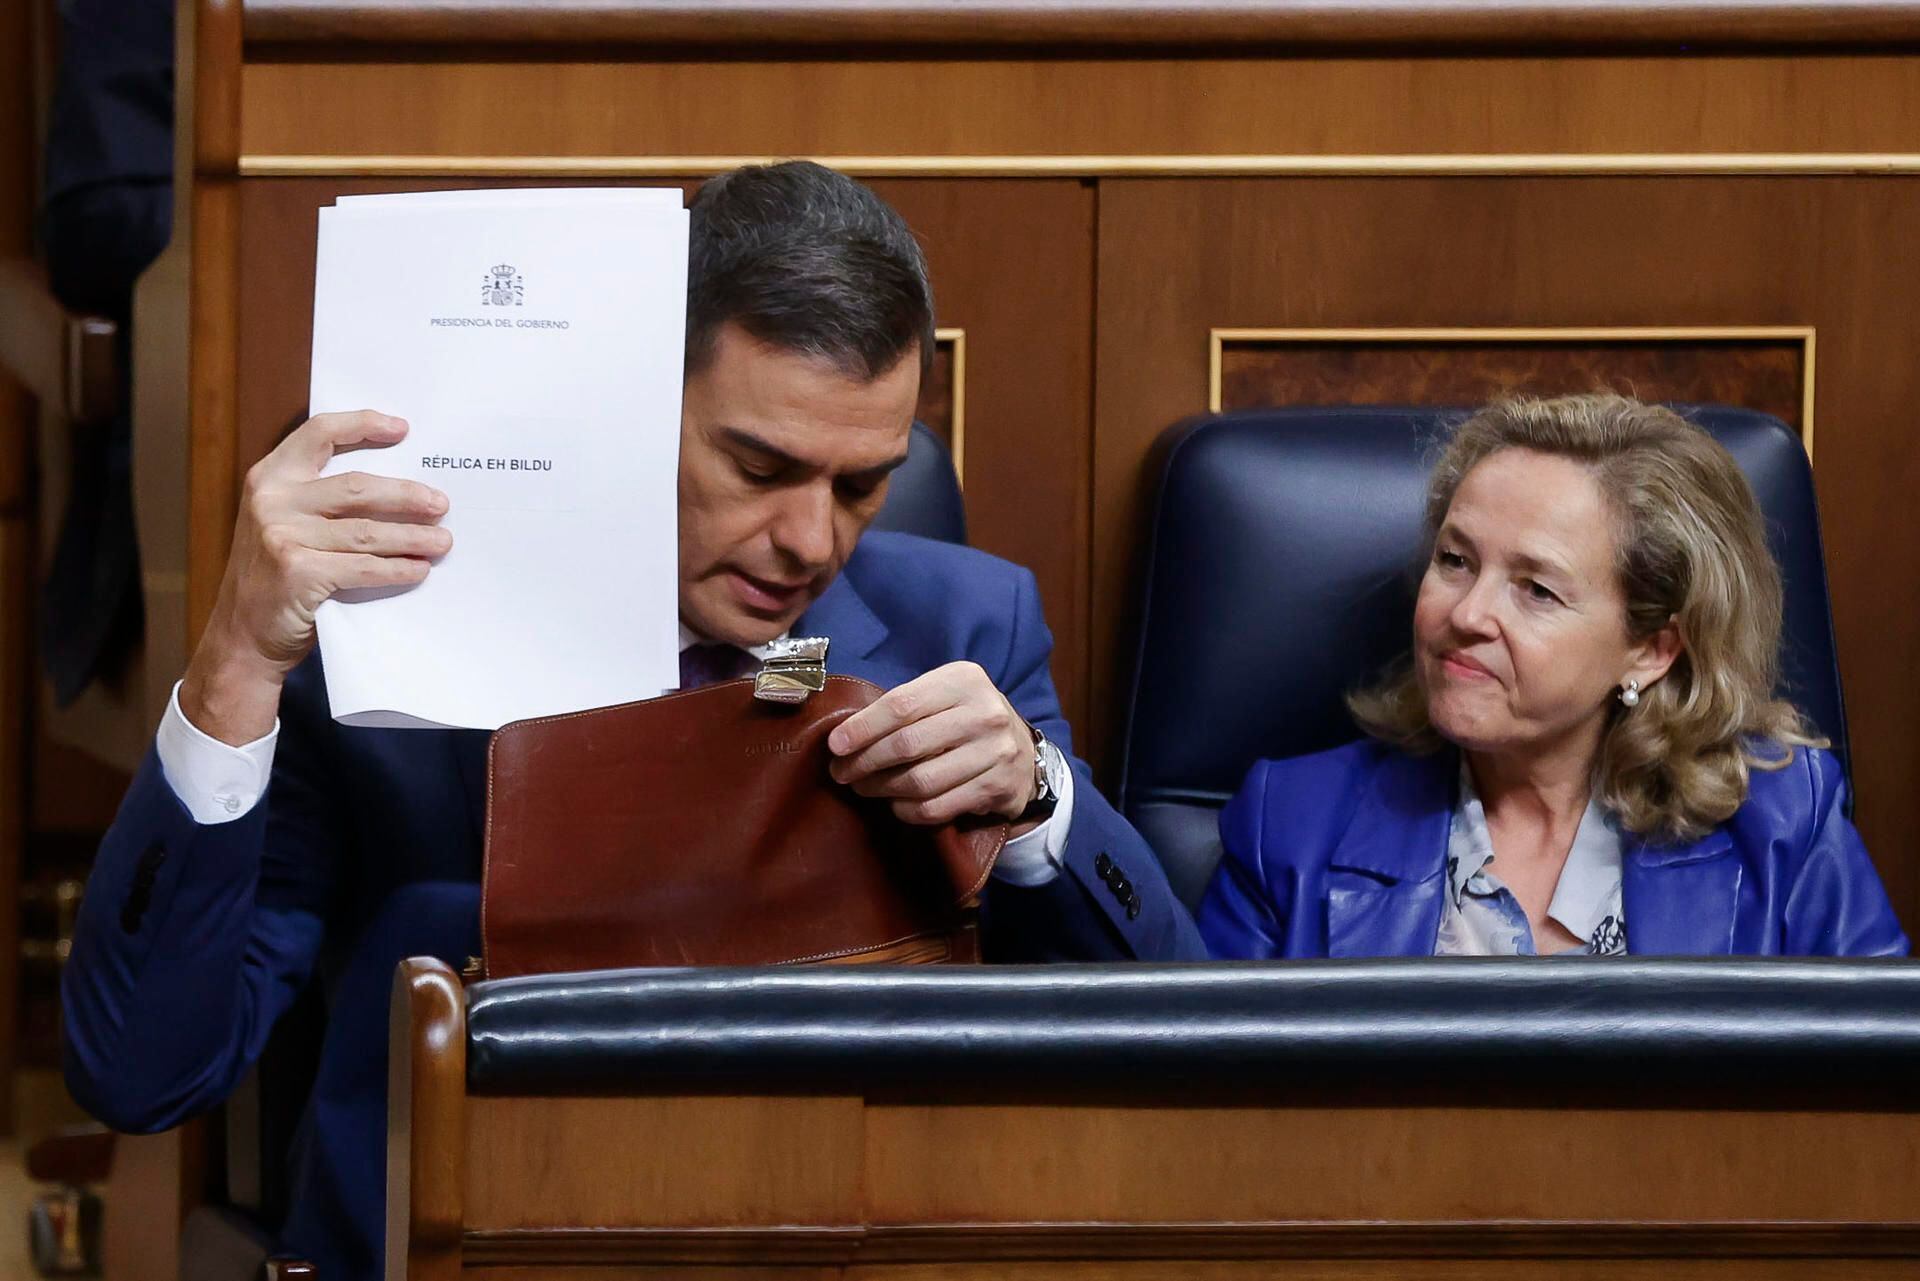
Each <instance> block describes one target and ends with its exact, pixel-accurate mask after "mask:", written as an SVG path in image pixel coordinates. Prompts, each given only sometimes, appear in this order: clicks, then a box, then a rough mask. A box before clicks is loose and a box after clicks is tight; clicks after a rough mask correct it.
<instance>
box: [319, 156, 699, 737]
mask: <svg viewBox="0 0 1920 1281" xmlns="http://www.w3.org/2000/svg"><path fill="white" fill-rule="evenodd" d="M686 277H687V215H686V211H685V209H684V208H682V205H681V197H680V193H679V192H678V191H671V190H647V189H640V190H630V189H618V190H612V189H605V190H602V189H594V190H583V191H569V190H566V189H555V188H541V189H532V190H525V191H488V192H478V191H472V192H431V193H420V194H417V195H400V196H363V197H342V198H341V199H340V201H339V202H338V203H337V204H336V205H335V206H333V207H332V208H327V209H322V210H321V211H320V241H319V254H318V259H317V262H316V270H315V278H314V304H313V375H312V383H311V387H310V400H309V412H311V413H315V414H319V413H327V412H330V411H339V410H356V409H374V410H378V411H380V412H382V413H388V414H393V415H396V416H398V417H401V418H404V419H406V420H407V423H408V425H409V428H410V430H409V432H408V434H407V437H406V439H405V440H403V441H401V442H400V443H399V444H397V445H394V446H391V447H389V448H385V449H362V450H355V451H351V452H347V453H342V454H340V455H338V456H336V457H335V458H334V459H333V461H332V462H331V463H330V464H329V465H328V467H327V469H326V472H327V474H329V475H332V474H337V473H339V472H346V471H364V472H369V473H372V474H375V475H381V476H397V477H404V478H407V479H411V480H419V481H423V482H425V483H427V484H429V485H432V486H434V487H435V488H436V489H439V490H441V491H442V492H443V493H445V494H446V495H447V500H448V511H447V514H446V516H445V518H444V519H443V521H442V522H441V523H442V524H443V525H444V526H445V527H446V529H447V530H448V531H449V532H451V533H452V535H453V550H452V551H451V552H449V553H448V554H447V555H446V556H445V557H444V558H442V559H441V560H440V561H439V562H438V563H436V564H435V565H434V567H433V568H432V570H431V571H430V572H429V573H428V575H427V578H426V581H425V582H423V583H421V584H420V585H419V586H417V587H412V588H408V589H406V590H403V591H397V592H356V593H345V594H343V595H341V596H340V597H338V598H336V599H334V600H330V601H328V602H326V603H325V604H323V605H322V606H321V607H320V612H319V616H318V625H319V634H320V651H321V661H322V663H323V664H324V666H325V668H326V676H327V697H328V699H329V701H330V702H331V704H332V708H333V714H334V717H335V719H337V720H340V721H344V722H347V723H349V724H355V725H384V726H421V727H434V726H464V727H472V728H480V729H497V728H498V727H499V726H501V725H504V724H506V723H507V722H508V721H513V720H520V719H524V718H526V717H529V716H545V715H553V714H556V713H561V712H570V711H578V710H581V709H584V708H589V707H604V706H607V705H609V704H613V703H623V702H630V701H632V700H634V699H639V698H651V697H653V696H654V695H656V694H659V693H660V692H661V691H662V690H665V689H670V688H672V687H673V686H675V685H676V684H678V681H679V665H678V659H677V655H678V650H679V627H678V617H679V606H678V588H677V583H678V570H677V559H678V552H677V537H676V530H677V526H678V517H677V513H676V504H675V490H676V473H677V469H678V465H679V442H680V383H681V373H682V362H683V359H684V354H685V345H686V344H685V317H686Z"/></svg>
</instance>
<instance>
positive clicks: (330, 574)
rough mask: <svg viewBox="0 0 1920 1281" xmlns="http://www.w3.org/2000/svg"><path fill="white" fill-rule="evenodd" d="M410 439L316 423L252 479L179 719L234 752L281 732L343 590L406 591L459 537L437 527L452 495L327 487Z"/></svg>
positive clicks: (344, 422) (396, 424) (409, 488)
mask: <svg viewBox="0 0 1920 1281" xmlns="http://www.w3.org/2000/svg"><path fill="white" fill-rule="evenodd" d="M406 434H407V424H406V423H405V422H404V421H402V420H401V419H398V418H391V417H388V416H387V415H385V414H378V413H374V412H373V411H371V410H360V411H358V412H355V413H341V414H318V415H315V416H314V417H312V418H309V419H308V420H307V421H306V422H304V423H302V424H301V425H300V426H299V427H297V428H295V429H294V430H293V431H292V432H291V433H289V434H288V436H287V438H286V439H285V440H283V441H281V442H280V444H279V446H278V447H277V448H276V449H274V451H273V452H272V453H270V454H268V455H267V456H266V457H265V458H262V459H261V460H260V461H259V462H257V463H255V464H254V465H253V468H252V470H250V471H249V472H248V473H247V481H246V488H245V491H244V492H243V494H242V495H241V499H240V515H239V519H238V520H237V521H236V522H235V523H234V530H233V547H232V550H231V551H230V552H229V553H228V556H227V572H226V576H225V577H224V578H223V579H222V580H221V582H220V594H219V597H218V598H217V599H216V601H215V602H214V607H213V614H212V616H211V617H210V618H209V619H208V622H207V630H206V632H205V634H204V635H203V636H202V637H201V639H200V644H199V647H198V648H197V649H196V650H195V651H194V655H193V659H192V661H191V662H190V663H189V664H188V665H187V674H186V677H185V679H184V680H183V681H182V683H181V687H180V710H181V711H182V712H183V713H185V715H186V717H187V719H188V720H189V721H191V722H193V724H194V725H195V726H196V727H198V728H199V729H200V730H201V732H203V733H206V734H210V735H212V736H213V737H214V738H217V739H220V740H222V741H223V742H227V743H233V744H235V745H238V744H242V743H248V742H252V741H253V740H254V739H257V738H259V737H261V736H263V735H264V734H266V733H267V732H268V731H270V730H271V729H272V728H273V721H274V717H275V716H276V715H278V713H279V706H280V686H281V684H282V682H283V681H284V680H285V679H286V675H287V673H288V672H289V671H291V670H292V669H293V668H294V666H295V665H296V664H298V663H299V662H300V660H301V659H302V658H304V657H306V655H307V652H308V651H309V650H311V649H312V648H313V639H314V630H313V616H314V611H315V610H317V609H318V608H319V607H320V602H321V601H324V600H326V599H327V598H328V597H330V596H332V595H334V594H335V593H336V592H342V591H347V590H350V589H354V588H380V587H408V586H411V585H413V584H415V583H418V582H419V581H420V580H421V579H423V578H425V577H426V576H427V570H428V569H429V567H430V566H431V563H432V562H433V560H435V559H437V558H438V557H441V556H444V555H445V554H446V553H447V550H448V549H449V548H450V547H452V545H453V536H452V535H451V534H449V533H448V532H447V531H446V530H444V529H441V528H440V527H439V526H438V525H437V524H436V522H437V521H439V519H440V518H441V517H442V516H443V515H445V514H446V510H447V496H446V495H445V494H443V493H441V492H440V491H439V490H437V489H434V488H432V487H431V486H428V485H422V484H420V483H419V482H417V481H411V480H393V479H389V478H386V477H381V476H370V475H367V474H366V473H364V472H358V471H354V472H343V473H341V474H339V475H336V476H326V477H322V476H321V475H320V471H321V469H322V468H323V467H325V466H326V465H327V462H328V461H329V460H330V459H331V458H332V457H333V456H334V455H335V454H337V453H344V452H346V451H348V450H354V449H384V448H386V447H387V446H389V445H393V444H396V443H398V442H399V441H400V440H401V439H403V438H404V437H405V436H406Z"/></svg>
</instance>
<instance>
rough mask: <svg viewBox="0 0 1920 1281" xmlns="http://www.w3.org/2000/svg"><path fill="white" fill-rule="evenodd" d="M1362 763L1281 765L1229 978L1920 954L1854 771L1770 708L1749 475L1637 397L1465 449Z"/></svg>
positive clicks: (1252, 791) (1365, 721)
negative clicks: (1859, 827)
mask: <svg viewBox="0 0 1920 1281" xmlns="http://www.w3.org/2000/svg"><path fill="white" fill-rule="evenodd" d="M1427 528H1428V532H1429V535H1430V552H1431V554H1430V558H1429V560H1428V562H1427V565H1426V568H1425V572H1424V577H1423V578H1422V580H1421V584H1420V592H1419V598H1418V602H1417V604H1416V606H1415V609H1414V621H1413V647H1412V652H1411V654H1410V655H1409V658H1408V660H1407V662H1406V664H1405V665H1404V667H1403V668H1401V669H1399V670H1398V671H1397V672H1396V674H1395V675H1393V676H1392V677H1390V678H1389V679H1387V680H1386V681H1385V682H1384V683H1383V684H1381V685H1379V686H1377V687H1375V688H1372V689H1369V690H1364V691H1362V692H1360V693H1358V694H1355V695H1354V696H1353V697H1352V698H1350V699H1349V705H1350V707H1351V708H1352V710H1353V713H1354V716H1355V719H1356V720H1357V721H1358V722H1359V724H1360V726H1361V727H1362V728H1363V729H1364V730H1366V731H1367V734H1368V737H1367V738H1366V739H1364V740H1362V741H1361V742H1357V743H1353V744H1350V745H1348V746H1346V747H1341V748H1336V749H1334V750H1332V751H1328V752H1321V753H1318V754H1316V755H1312V756H1304V757H1298V758H1295V759H1293V760H1285V761H1261V762H1260V763H1258V764H1257V765H1255V766H1254V768H1253V770H1252V771H1251V772H1250V773H1249V774H1248V775H1247V779H1246V782H1245V783H1244V784H1242V786H1241V788H1240V791H1239V793H1238V794H1237V795H1235V797H1234V798H1233V800H1232V802H1231V803H1230V804H1229V805H1228V806H1227V808H1226V810H1225V811H1224V813H1223V814H1222V815H1221V822H1220V828H1221V834H1222V836H1223V838H1224V841H1225V845H1226V856H1225V858H1224V859H1223V860H1222V862H1221V866H1220V869H1219V871H1218V872H1216V873H1215V876H1214V879H1213V883H1212V884H1211V886H1210V887H1209V888H1208V891H1207V896H1206V899H1205V901H1204V902H1203V903H1202V905H1201V909H1200V927H1201V932H1202V934H1203V935H1204V936H1205V937H1206V940H1207V944H1208V947H1209V948H1210V950H1211V951H1212V952H1213V954H1214V955H1215V956H1218V957H1223V958H1225V957H1282V956H1438V955H1483V956H1484V955H1506V956H1512V955H1525V956H1532V955H1547V954H1557V953H1587V954H1594V955H1618V954H1623V953H1634V954H1710V953H1745V954H1789V955H1833V956H1883V955H1904V954H1905V953H1906V951H1907V939H1906V936H1905V935H1904V934H1902V933H1901V930H1900V926H1899V923H1898V922H1897V921H1896V920H1895V919H1894V915H1893V910H1892V908H1891V906H1890V905H1889V903H1888V902H1887V896H1886V892H1885V890H1884V889H1883V888H1882V887H1881V884H1880V880H1879V877H1878V876H1877V875H1875V873H1874V870H1873V865H1872V863H1871V862H1870V861H1869V859H1868V857H1867V852H1866V850H1865V848H1864V847H1863V846H1862V845H1861V843H1860V838H1859V835H1858V834H1857V833H1856V832H1855V831H1854V829H1853V825H1852V824H1851V823H1849V822H1848V821H1847V819H1846V817H1845V815H1844V813H1843V810H1842V802H1843V797H1844V784H1843V782H1842V779H1841V772H1840V767H1839V765H1838V763H1837V762H1836V761H1835V760H1834V759H1833V757H1832V756H1831V755H1830V754H1828V753H1827V752H1826V751H1824V750H1823V748H1824V747H1825V743H1824V741H1823V740H1821V739H1819V738H1817V737H1816V736H1815V735H1814V733H1813V731H1812V730H1811V728H1810V727H1809V726H1808V725H1807V723H1806V721H1805V720H1804V719H1803V718H1802V717H1801V715H1800V714H1799V713H1798V712H1797V711H1796V710H1795V709H1794V708H1793V706H1792V705H1791V704H1789V703H1786V702H1782V701H1780V700H1778V699H1776V698H1775V697H1774V693H1773V690H1774V681H1775V674H1776V663H1777V654H1778V650H1779V639H1780V611H1781V589H1780V576H1779V572H1778V570H1777V569H1776V568H1775V566H1774V564H1773V561H1772V559H1771V557H1770V556H1769V555H1768V552H1767V548H1766V541H1765V537H1764V534H1763V531H1762V524H1761V517H1760V512H1759V509H1758V506H1757V504H1756V503H1755V501H1754V497H1753V493H1752V491H1751V490H1750V489H1749V488H1748V486H1747V484H1746V480H1745V478H1744V477H1743V476H1742V475H1741V473H1740V471H1739V468H1738V467H1737V466H1736V465H1735V463H1734V461H1733V459H1732V457H1731V456H1730V455H1729V454H1728V453H1727V452H1726V450H1724V449H1723V448H1721V447H1720V445H1719V444H1717V443H1716V442H1715V441H1714V440H1713V439H1712V438H1711V437H1710V436H1708V435H1707V434H1706V433H1705V432H1703V431H1701V430H1700V429H1698V428H1696V427H1694V426H1692V425H1691V424H1689V423H1687V422H1686V421H1685V420H1683V419H1681V418H1680V417H1679V416H1678V415H1676V414H1674V413H1672V412H1671V411H1669V410H1666V409H1662V408H1659V407H1656V406H1650V405H1643V404H1640V403H1639V402H1637V401H1633V400H1628V399H1625V398H1623V397H1618V396H1574V397H1564V398H1561V399H1556V400H1515V401H1508V402H1504V403H1500V404H1496V405H1493V406H1491V407H1489V408H1487V409H1485V410H1483V411H1481V412H1480V413H1478V414H1476V415H1475V416H1473V417H1472V418H1471V419H1469V420H1468V421H1467V422H1466V423H1464V424H1463V425H1462V426H1461V427H1460V429H1459V430H1458V431H1457V432H1456V433H1455V435H1454V437H1453V439H1452V441H1451V443H1450V444H1449V445H1448V447H1447V449H1446V452H1445V453H1444V454H1443V455H1442V457H1441V459H1440V461H1439V463H1438V465H1437V466H1436V467H1435V469H1434V473H1433V476H1432V478H1431V481H1430V483H1429V486H1428V502H1427Z"/></svg>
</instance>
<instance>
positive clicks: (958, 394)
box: [933, 328, 967, 490]
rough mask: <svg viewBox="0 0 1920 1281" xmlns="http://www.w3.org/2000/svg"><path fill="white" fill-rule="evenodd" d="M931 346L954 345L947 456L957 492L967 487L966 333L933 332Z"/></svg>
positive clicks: (958, 330)
mask: <svg viewBox="0 0 1920 1281" xmlns="http://www.w3.org/2000/svg"><path fill="white" fill-rule="evenodd" d="M933 342H934V345H935V346H936V347H937V346H939V345H940V344H941V343H943V342H945V343H952V344H953V369H952V374H951V382H952V386H953V395H952V401H951V406H952V407H951V409H950V411H949V412H950V414H951V420H952V427H951V431H950V435H951V437H952V439H951V440H950V441H949V442H948V444H947V452H948V453H949V454H952V455H953V476H954V479H955V480H957V481H959V482H960V488H961V489H963V490H964V489H965V488H966V487H967V331H966V330H964V329H958V328H955V329H936V330H934V331H933Z"/></svg>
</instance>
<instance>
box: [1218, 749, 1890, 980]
mask: <svg viewBox="0 0 1920 1281" xmlns="http://www.w3.org/2000/svg"><path fill="white" fill-rule="evenodd" d="M1459 770H1460V758H1459V756H1458V755H1457V754H1456V753H1454V752H1451V751H1449V752H1441V753H1438V754H1436V755H1433V756H1409V755H1407V754H1406V753H1404V752H1399V751H1395V750H1394V749H1392V748H1389V747H1386V746H1383V745H1381V744H1379V743H1374V742H1365V741H1363V742H1358V743H1350V744H1348V745H1347V746H1345V747H1337V748H1334V749H1333V750H1331V751H1326V752H1318V753H1315V754H1314V755H1311V756H1299V757H1295V758H1293V759H1291V760H1284V761H1261V762H1259V763H1258V764H1256V765H1255V766H1254V767H1253V769H1252V770H1251V771H1250V772H1249V773H1248V775H1247V780H1246V782H1245V783H1243V784H1241V787H1240V790H1239V792H1237V793H1236V794H1235V795H1234V798H1233V800H1232V801H1230V802H1229V803H1228V805H1227V808H1226V809H1225V810H1223V811H1222V812H1221V815H1220V835H1221V838H1222V840H1223V841H1224V843H1225V845H1226V855H1225V857H1224V858H1222V860H1221V863H1220V868H1219V870H1218V871H1216V872H1215V873H1214V877H1213V881H1212V883H1211V884H1210V885H1209V886H1208V887H1207V894H1206V898H1205V899H1204V900H1203V901H1202V902H1201V905H1200V932H1201V934H1202V935H1203V936H1204V937H1205V938H1206V940H1207V946H1208V948H1209V950H1210V951H1211V952H1212V953H1213V955H1214V956H1216V957H1220V958H1223V959H1224V958H1272V957H1294V956H1311V957H1319V956H1432V955H1433V948H1434V944H1435V942H1436V941H1437V939H1438V937H1439V933H1440V918H1441V915H1442V913H1443V911H1444V908H1445V899H1444V897H1443V896H1444V893H1445V887H1446V885H1447V878H1446V859H1447V836H1448V832H1449V829H1450V827H1451V825H1452V821H1453V807H1454V804H1455V800H1456V796H1455V793H1456V791H1457V789H1458V779H1459ZM1844 800H1845V784H1844V782H1843V781H1842V778H1841V774H1840V766H1839V763H1838V762H1837V761H1835V760H1834V758H1833V757H1832V755H1830V754H1829V753H1827V752H1823V751H1818V750H1807V749H1800V750H1796V751H1795V752H1794V757H1793V763H1792V764H1790V765H1788V766H1787V767H1786V768H1785V769H1782V770H1777V771H1767V770H1754V771H1753V772H1752V778H1751V783H1750V786H1749V790H1748V795H1747V800H1746V803H1745V804H1743V805H1742V806H1741V807H1740V809H1739V810H1738V811H1737V812H1735V814H1734V816H1733V817H1732V818H1730V819H1728V820H1727V821H1726V822H1725V823H1722V824H1721V825H1720V826H1719V827H1717V828H1715V829H1714V830H1713V831H1711V832H1709V833H1707V834H1706V835H1705V836H1703V837H1701V838H1700V839H1699V840H1697V841H1689V842H1685V843H1680V844H1667V845H1654V844H1646V843H1642V842H1638V841H1635V840H1633V839H1632V838H1631V837H1629V838H1628V841H1627V843H1626V848H1625V850H1624V851H1623V857H1624V864H1623V866H1622V868H1621V896H1622V906H1623V907H1624V909H1625V912H1626V918H1627V950H1628V951H1629V952H1630V953H1634V954H1639V955H1686V956H1707V955H1726V954H1737V955H1747V956H1904V955H1906V952H1907V938H1906V935H1904V934H1902V933H1901V932H1900V925H1899V922H1898V921H1896V920H1895V919H1894V915H1893V907H1892V905H1891V904H1890V903H1888V901H1887V893H1886V891H1885V890H1884V889H1883V888H1882V887H1881V885H1880V878H1879V876H1878V875H1876V874H1875V872H1874V870H1873V863H1872V861H1871V860H1869V859H1868V857H1867V851H1866V848H1865V847H1864V846H1862V845H1861V843H1860V837H1859V834H1858V833H1856V832H1855V831H1854V830H1853V824H1851V823H1849V822H1848V821H1847V819H1846V815H1845V813H1844V811H1843V808H1842V806H1843V803H1844Z"/></svg>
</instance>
